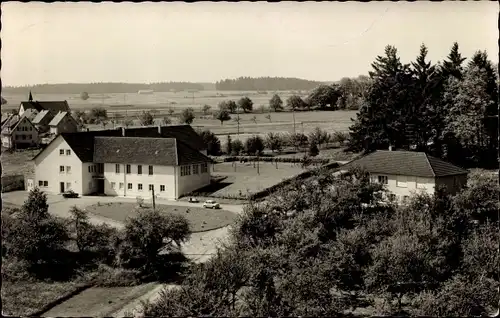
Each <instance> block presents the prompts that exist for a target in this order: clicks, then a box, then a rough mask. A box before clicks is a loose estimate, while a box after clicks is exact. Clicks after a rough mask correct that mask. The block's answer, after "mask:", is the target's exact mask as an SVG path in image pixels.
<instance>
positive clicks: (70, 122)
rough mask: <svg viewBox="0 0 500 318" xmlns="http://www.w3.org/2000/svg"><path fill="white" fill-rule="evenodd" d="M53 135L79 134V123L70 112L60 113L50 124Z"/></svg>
mask: <svg viewBox="0 0 500 318" xmlns="http://www.w3.org/2000/svg"><path fill="white" fill-rule="evenodd" d="M49 131H50V134H51V135H58V134H61V133H68V132H77V131H78V123H77V122H76V120H75V119H74V118H73V116H71V114H70V113H69V112H59V113H58V114H57V115H56V116H55V117H54V118H53V119H52V120H51V121H50V123H49Z"/></svg>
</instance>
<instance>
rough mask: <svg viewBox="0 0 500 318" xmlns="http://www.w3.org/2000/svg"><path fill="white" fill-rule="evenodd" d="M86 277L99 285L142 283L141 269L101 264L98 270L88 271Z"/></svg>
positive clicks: (132, 284) (117, 285)
mask: <svg viewBox="0 0 500 318" xmlns="http://www.w3.org/2000/svg"><path fill="white" fill-rule="evenodd" d="M85 279H86V280H87V281H90V282H91V283H93V284H95V286H99V287H126V286H135V285H138V284H140V283H141V281H140V271H138V270H134V269H124V268H115V267H110V266H108V265H105V264H99V266H98V268H97V270H95V271H93V272H90V273H87V275H86V277H85Z"/></svg>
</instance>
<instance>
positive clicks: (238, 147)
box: [231, 139, 244, 156]
mask: <svg viewBox="0 0 500 318" xmlns="http://www.w3.org/2000/svg"><path fill="white" fill-rule="evenodd" d="M243 149H244V146H243V143H242V142H241V140H239V139H235V140H233V141H231V150H232V151H231V154H233V155H236V156H237V155H239V154H240V153H241V152H242V151H243Z"/></svg>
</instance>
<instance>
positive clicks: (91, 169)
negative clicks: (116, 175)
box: [89, 163, 104, 173]
mask: <svg viewBox="0 0 500 318" xmlns="http://www.w3.org/2000/svg"><path fill="white" fill-rule="evenodd" d="M89 172H90V173H94V172H97V173H104V164H103V163H98V164H96V165H91V166H89Z"/></svg>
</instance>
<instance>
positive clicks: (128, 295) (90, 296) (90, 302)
mask: <svg viewBox="0 0 500 318" xmlns="http://www.w3.org/2000/svg"><path fill="white" fill-rule="evenodd" d="M153 288H155V284H154V283H150V284H143V285H138V286H132V287H92V288H89V289H86V290H84V291H83V292H81V293H79V294H78V295H76V296H74V297H72V298H70V299H68V300H67V301H65V302H63V303H62V304H60V305H58V306H56V307H54V308H52V309H51V310H49V311H47V312H46V313H44V316H48V317H107V316H109V315H110V314H112V313H113V312H115V311H117V310H119V309H121V308H122V307H123V306H125V305H127V304H128V303H129V302H131V301H133V300H135V299H136V298H138V297H140V296H142V295H144V294H145V293H147V292H149V291H150V290H151V289H153Z"/></svg>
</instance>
